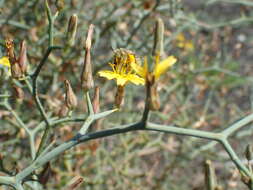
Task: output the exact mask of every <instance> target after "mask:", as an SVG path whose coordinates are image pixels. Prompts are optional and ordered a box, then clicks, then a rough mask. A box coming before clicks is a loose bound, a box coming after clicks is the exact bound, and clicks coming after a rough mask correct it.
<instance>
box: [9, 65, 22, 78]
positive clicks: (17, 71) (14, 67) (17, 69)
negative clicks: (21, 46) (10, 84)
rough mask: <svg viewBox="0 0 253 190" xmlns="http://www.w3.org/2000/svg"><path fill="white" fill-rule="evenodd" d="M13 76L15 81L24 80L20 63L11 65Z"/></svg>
mask: <svg viewBox="0 0 253 190" xmlns="http://www.w3.org/2000/svg"><path fill="white" fill-rule="evenodd" d="M11 76H12V78H14V79H20V78H22V76H23V73H22V70H21V68H20V66H19V64H18V62H14V63H11Z"/></svg>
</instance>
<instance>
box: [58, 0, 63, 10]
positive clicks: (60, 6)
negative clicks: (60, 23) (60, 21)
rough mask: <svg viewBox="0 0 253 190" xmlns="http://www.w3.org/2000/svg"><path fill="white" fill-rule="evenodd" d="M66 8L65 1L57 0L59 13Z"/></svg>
mask: <svg viewBox="0 0 253 190" xmlns="http://www.w3.org/2000/svg"><path fill="white" fill-rule="evenodd" d="M64 6H65V3H64V0H56V7H57V10H58V11H61V10H62V9H63V8H64Z"/></svg>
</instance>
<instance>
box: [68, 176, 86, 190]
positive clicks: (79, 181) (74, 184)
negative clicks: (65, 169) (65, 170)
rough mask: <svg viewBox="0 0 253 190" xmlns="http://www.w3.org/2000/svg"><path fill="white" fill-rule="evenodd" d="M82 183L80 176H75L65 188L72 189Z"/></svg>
mask: <svg viewBox="0 0 253 190" xmlns="http://www.w3.org/2000/svg"><path fill="white" fill-rule="evenodd" d="M82 183H83V178H82V177H79V176H78V177H75V179H74V182H72V183H71V184H70V185H69V187H68V189H67V190H74V189H77V188H78V187H79V186H80V185H81V184H82Z"/></svg>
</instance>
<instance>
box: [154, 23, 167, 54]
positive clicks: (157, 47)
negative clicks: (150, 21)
mask: <svg viewBox="0 0 253 190" xmlns="http://www.w3.org/2000/svg"><path fill="white" fill-rule="evenodd" d="M163 41H164V23H163V20H162V19H161V18H158V19H157V20H156V25H155V38H154V47H153V55H154V56H157V55H161V56H163V55H164V48H163Z"/></svg>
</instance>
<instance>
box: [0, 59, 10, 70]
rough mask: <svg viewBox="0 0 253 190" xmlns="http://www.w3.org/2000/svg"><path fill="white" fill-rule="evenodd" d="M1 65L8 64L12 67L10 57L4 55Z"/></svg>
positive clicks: (0, 60)
mask: <svg viewBox="0 0 253 190" xmlns="http://www.w3.org/2000/svg"><path fill="white" fill-rule="evenodd" d="M0 65H3V66H6V67H8V68H10V67H11V64H10V61H9V59H8V57H2V58H0Z"/></svg>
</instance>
